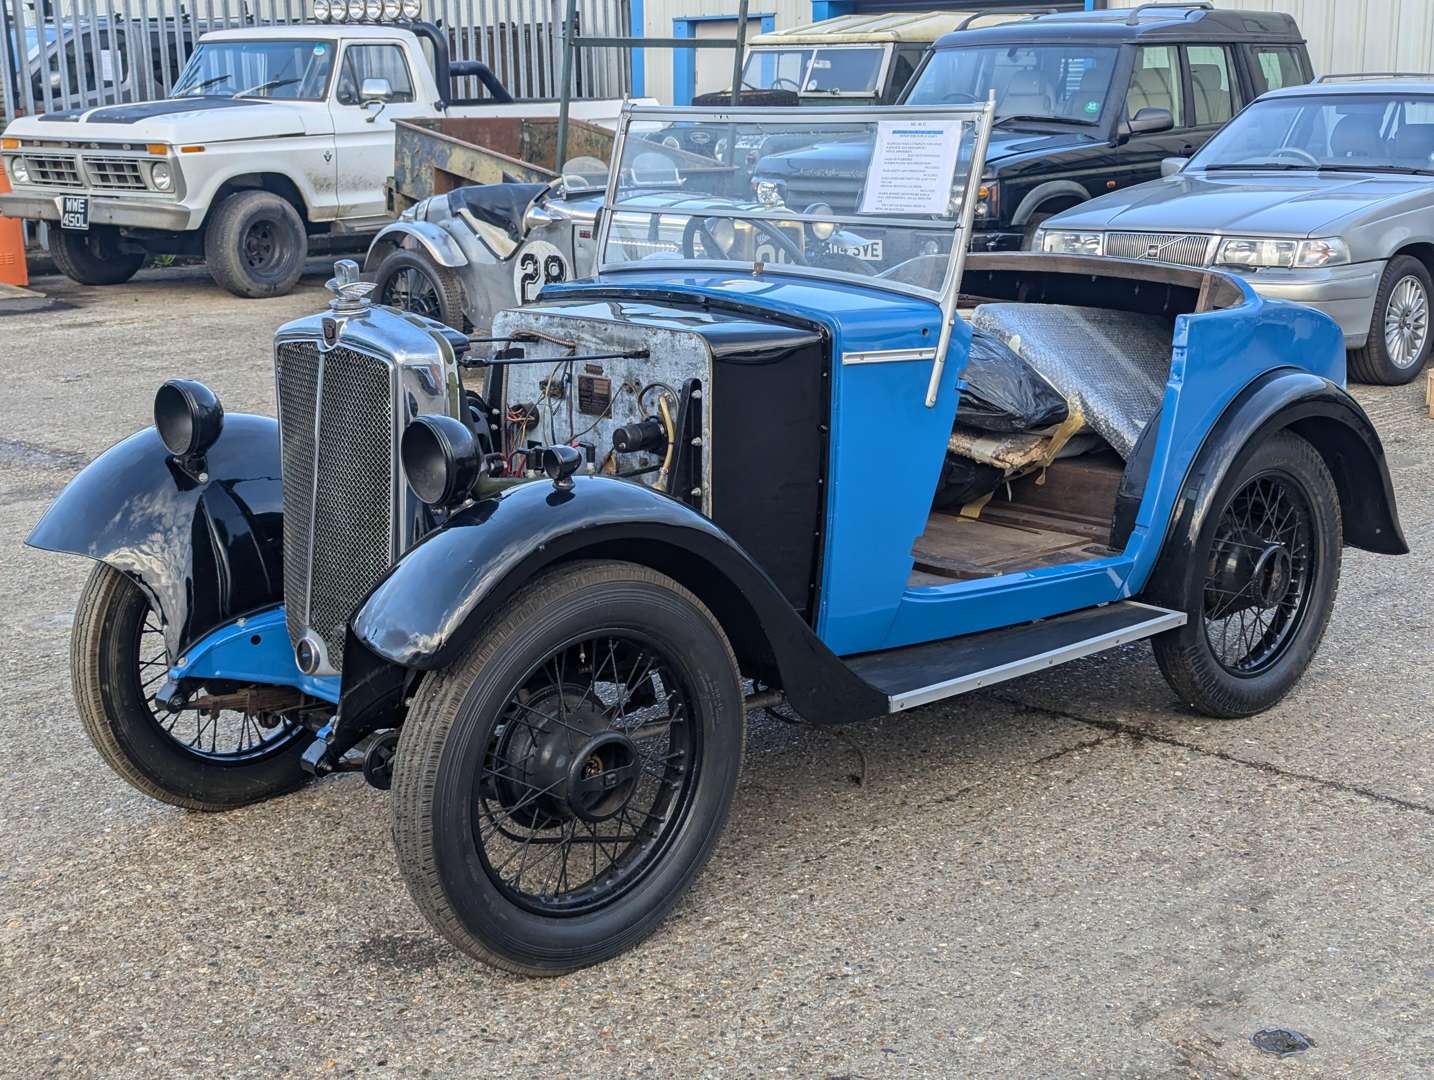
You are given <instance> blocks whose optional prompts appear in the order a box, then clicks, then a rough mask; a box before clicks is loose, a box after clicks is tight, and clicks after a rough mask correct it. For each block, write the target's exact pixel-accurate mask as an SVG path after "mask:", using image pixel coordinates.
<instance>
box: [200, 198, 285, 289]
mask: <svg viewBox="0 0 1434 1080" xmlns="http://www.w3.org/2000/svg"><path fill="white" fill-rule="evenodd" d="M308 257H309V236H308V233H306V232H305V231H304V221H303V219H302V218H301V217H299V212H298V211H297V210H295V209H294V208H293V206H291V205H290V204H289V202H288V201H287V200H286V199H282V198H280V197H279V196H278V195H275V194H274V193H273V192H270V191H236V192H235V193H234V194H232V195H230V196H229V197H228V198H226V199H225V200H224V201H223V202H222V203H220V204H219V205H218V207H216V208H215V210H214V213H213V214H212V215H211V217H210V219H209V225H208V227H207V228H206V229H205V232H204V259H205V261H206V262H207V263H208V264H209V274H210V276H211V277H213V278H214V281H215V283H216V284H217V285H219V286H220V287H221V288H223V289H227V290H228V291H229V292H231V293H233V294H234V295H235V296H243V297H246V298H249V299H260V298H262V297H267V296H283V295H284V294H285V293H287V292H289V291H290V290H291V289H293V287H294V286H295V285H296V284H297V283H298V281H299V275H301V274H302V273H303V272H304V260H305V259H307V258H308Z"/></svg>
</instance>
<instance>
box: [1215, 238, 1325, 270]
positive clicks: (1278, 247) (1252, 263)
mask: <svg viewBox="0 0 1434 1080" xmlns="http://www.w3.org/2000/svg"><path fill="white" fill-rule="evenodd" d="M1347 262H1349V246H1348V245H1347V244H1346V243H1345V242H1344V241H1343V240H1340V239H1338V238H1334V237H1331V238H1328V239H1320V240H1278V239H1273V238H1270V237H1261V236H1230V237H1226V238H1225V239H1224V240H1222V241H1220V247H1219V248H1218V249H1217V250H1216V252H1215V264H1216V265H1217V266H1233V267H1237V268H1243V269H1246V270H1258V269H1261V268H1264V267H1272V266H1283V267H1301V268H1306V267H1317V266H1334V265H1336V264H1338V263H1347Z"/></svg>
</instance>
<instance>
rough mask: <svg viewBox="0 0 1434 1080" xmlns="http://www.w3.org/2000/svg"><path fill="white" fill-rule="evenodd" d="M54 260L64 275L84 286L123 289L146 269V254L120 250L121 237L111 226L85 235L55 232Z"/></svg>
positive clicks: (52, 236) (52, 243) (94, 228)
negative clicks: (123, 284) (127, 282)
mask: <svg viewBox="0 0 1434 1080" xmlns="http://www.w3.org/2000/svg"><path fill="white" fill-rule="evenodd" d="M50 257H51V258H52V259H54V260H55V265H56V266H57V267H59V269H60V273H62V274H64V275H65V277H67V278H69V279H70V280H71V281H78V282H79V283H80V284H81V285H119V284H122V283H123V282H126V281H128V280H129V279H130V278H132V277H134V276H135V274H137V273H139V268H140V267H141V266H143V265H144V252H142V251H134V252H132V251H122V250H120V238H119V233H118V232H117V231H116V230H115V229H114V228H112V227H110V226H108V225H95V226H92V227H91V228H89V229H87V230H86V231H84V232H75V231H74V230H71V229H53V228H52V229H51V230H50Z"/></svg>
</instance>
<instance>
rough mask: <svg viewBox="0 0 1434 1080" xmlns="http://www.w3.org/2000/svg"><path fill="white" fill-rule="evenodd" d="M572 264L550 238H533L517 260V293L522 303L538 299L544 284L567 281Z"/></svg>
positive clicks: (514, 263)
mask: <svg viewBox="0 0 1434 1080" xmlns="http://www.w3.org/2000/svg"><path fill="white" fill-rule="evenodd" d="M570 270H571V267H569V265H568V260H567V259H566V258H564V257H563V253H562V252H561V251H559V250H558V249H557V247H555V246H554V245H552V244H550V243H548V241H546V240H530V241H528V242H527V243H526V244H524V245H523V247H522V248H521V249H520V250H519V252H518V255H517V258H515V259H514V260H513V294H514V295H515V296H516V297H517V298H518V303H519V304H527V303H530V302H532V301H533V300H535V299H536V298H537V296H538V293H539V292H540V291H541V290H542V288H543V286H544V285H552V284H555V283H557V282H559V281H567V280H568V278H569V277H571V276H572V275H571V273H570Z"/></svg>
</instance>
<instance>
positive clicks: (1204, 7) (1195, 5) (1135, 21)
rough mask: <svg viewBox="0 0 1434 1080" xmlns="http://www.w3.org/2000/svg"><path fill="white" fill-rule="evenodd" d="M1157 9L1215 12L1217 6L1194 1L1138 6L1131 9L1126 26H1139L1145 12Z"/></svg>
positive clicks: (1205, 1)
mask: <svg viewBox="0 0 1434 1080" xmlns="http://www.w3.org/2000/svg"><path fill="white" fill-rule="evenodd" d="M1156 9H1163V10H1166V11H1171V10H1182V11H1214V10H1215V5H1214V4H1213V3H1211V0H1192V2H1191V3H1188V4H1166V3H1161V4H1138V5H1137V6H1135V7H1133V8H1131V9H1130V17H1129V18H1127V19H1126V20H1125V25H1126V26H1139V25H1140V16H1141V15H1143V14H1145V12H1147V11H1152V10H1156Z"/></svg>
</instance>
